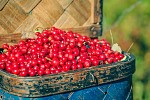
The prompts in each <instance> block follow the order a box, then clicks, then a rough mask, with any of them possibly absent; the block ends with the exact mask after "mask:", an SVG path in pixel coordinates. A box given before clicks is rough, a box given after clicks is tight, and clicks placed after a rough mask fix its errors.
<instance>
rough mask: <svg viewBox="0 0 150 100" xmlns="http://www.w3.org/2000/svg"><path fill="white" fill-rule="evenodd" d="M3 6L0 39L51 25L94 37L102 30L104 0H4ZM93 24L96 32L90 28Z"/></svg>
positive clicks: (2, 1) (0, 14) (0, 11)
mask: <svg viewBox="0 0 150 100" xmlns="http://www.w3.org/2000/svg"><path fill="white" fill-rule="evenodd" d="M0 7H1V8H0V38H2V37H3V36H4V35H6V36H8V35H10V36H11V34H16V33H18V34H20V33H22V32H23V31H34V30H35V29H36V28H37V27H42V28H48V27H51V26H55V27H57V28H61V29H73V30H74V28H75V30H76V31H77V32H78V31H79V32H81V34H85V35H88V36H90V37H95V36H98V35H101V33H102V32H101V30H102V0H0ZM92 26H95V27H96V28H95V30H96V32H97V33H96V35H95V34H94V35H93V33H92V32H91V31H89V30H90V29H91V27H92ZM82 27H83V29H85V30H84V31H83V29H82ZM13 38H14V39H15V38H16V37H13ZM8 41H10V40H8ZM0 42H1V43H2V42H4V43H5V42H6V41H2V40H0ZM0 45H1V44H0Z"/></svg>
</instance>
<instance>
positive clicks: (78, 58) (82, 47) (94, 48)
mask: <svg viewBox="0 0 150 100" xmlns="http://www.w3.org/2000/svg"><path fill="white" fill-rule="evenodd" d="M35 34H36V35H37V38H36V39H26V40H21V41H20V42H19V43H18V44H16V45H8V44H3V45H2V47H3V48H4V49H5V50H6V52H5V53H2V54H0V69H1V70H5V71H7V72H9V73H12V74H15V75H19V76H22V77H26V76H43V75H48V74H55V73H60V72H67V71H69V70H76V69H82V68H88V67H94V66H98V65H102V64H111V63H114V62H118V61H120V60H121V59H122V58H123V57H124V55H123V54H121V53H119V52H117V51H113V50H111V45H110V43H109V42H107V41H106V40H105V39H102V40H98V39H91V38H89V37H87V36H81V35H80V34H78V33H75V32H72V31H69V32H66V31H63V30H60V29H58V28H55V27H52V28H50V29H45V30H43V31H42V32H41V33H40V32H36V33H35Z"/></svg>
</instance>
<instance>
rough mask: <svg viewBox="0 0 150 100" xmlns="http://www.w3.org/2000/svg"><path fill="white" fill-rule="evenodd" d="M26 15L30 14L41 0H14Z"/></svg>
mask: <svg viewBox="0 0 150 100" xmlns="http://www.w3.org/2000/svg"><path fill="white" fill-rule="evenodd" d="M14 1H15V2H16V4H18V5H19V6H20V7H21V8H22V9H23V10H24V11H25V12H26V13H29V12H31V11H32V10H33V9H34V8H35V7H36V6H37V5H38V4H39V3H40V2H41V1H42V0H14Z"/></svg>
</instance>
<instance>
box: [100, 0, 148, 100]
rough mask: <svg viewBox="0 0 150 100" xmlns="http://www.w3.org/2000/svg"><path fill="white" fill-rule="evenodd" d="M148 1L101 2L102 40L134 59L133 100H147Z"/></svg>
mask: <svg viewBox="0 0 150 100" xmlns="http://www.w3.org/2000/svg"><path fill="white" fill-rule="evenodd" d="M149 9H150V1H149V0H103V10H104V11H103V14H104V15H103V16H104V19H103V36H102V37H104V38H106V39H107V40H108V41H110V43H111V36H110V33H109V31H110V30H111V31H112V33H113V37H114V43H118V44H119V45H120V46H121V48H122V49H123V50H124V51H127V50H128V48H129V47H130V45H131V44H132V43H134V45H133V47H132V48H131V49H130V51H129V52H130V53H132V54H134V56H135V57H136V72H135V73H134V74H133V94H134V100H150V93H149V90H150V59H149V57H150V41H149V37H150V31H149V29H150V11H149Z"/></svg>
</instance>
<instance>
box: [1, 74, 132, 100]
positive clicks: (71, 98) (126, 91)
mask: <svg viewBox="0 0 150 100" xmlns="http://www.w3.org/2000/svg"><path fill="white" fill-rule="evenodd" d="M132 99H133V95H132V76H129V77H127V78H124V79H121V80H119V81H115V82H111V83H106V84H102V85H99V86H94V87H90V88H86V89H82V90H78V91H73V92H67V93H63V94H56V95H51V96H45V97H34V98H26V97H19V96H15V95H12V94H9V93H7V92H5V90H3V89H0V100H132Z"/></svg>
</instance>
